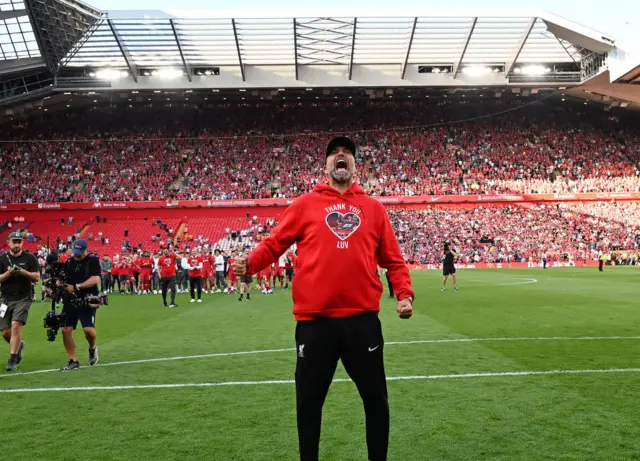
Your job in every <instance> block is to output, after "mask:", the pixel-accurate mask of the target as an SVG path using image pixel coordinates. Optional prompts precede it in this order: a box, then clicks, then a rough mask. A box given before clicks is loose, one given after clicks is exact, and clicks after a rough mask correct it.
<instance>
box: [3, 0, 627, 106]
mask: <svg viewBox="0 0 640 461" xmlns="http://www.w3.org/2000/svg"><path fill="white" fill-rule="evenodd" d="M0 21H1V22H0V48H1V51H2V53H3V54H0V75H1V74H6V75H8V77H5V78H13V79H14V80H12V81H8V82H2V84H3V85H4V86H5V87H7V88H9V89H10V91H8V92H5V94H4V95H2V96H3V98H0V104H4V105H9V104H13V103H14V102H16V101H17V100H24V99H27V98H28V97H29V95H31V96H32V97H33V95H38V96H39V95H44V94H45V92H52V91H53V92H55V91H61V92H68V91H85V92H86V91H92V92H93V91H99V92H102V91H123V92H124V91H141V92H144V91H151V92H153V91H164V90H191V89H193V90H194V91H205V90H209V91H210V90H211V89H223V90H225V89H236V90H238V89H240V91H244V90H243V89H260V90H268V89H271V91H279V89H280V88H299V89H305V88H352V89H366V88H372V89H377V90H380V89H382V90H383V91H384V89H385V88H397V87H407V88H425V87H433V88H442V89H446V88H457V87H465V88H473V87H475V88H482V87H494V88H499V87H509V86H512V87H529V88H530V89H534V88H541V89H543V88H558V87H563V86H573V85H580V84H582V83H584V82H587V81H589V80H590V79H592V78H594V77H596V76H598V75H602V74H603V73H605V72H606V70H607V69H608V62H607V59H608V57H609V56H613V55H615V52H616V50H618V49H617V48H616V47H615V43H614V40H613V39H612V38H610V37H609V36H607V35H606V34H603V33H601V32H598V31H596V30H593V29H590V28H587V27H584V26H582V25H579V24H576V23H574V22H571V21H568V20H566V19H564V18H561V17H558V16H556V15H553V14H551V13H548V12H546V11H543V10H530V9H475V10H474V9H411V10H406V11H405V10H401V9H389V10H372V9H368V10H340V11H333V12H332V11H327V10H320V11H318V10H316V11H313V10H301V11H294V10H287V11H286V12H285V11H277V10H266V11H257V10H251V11H250V12H248V11H246V10H239V11H234V10H226V11H225V10H205V11H201V10H175V11H174V10H168V11H160V10H152V11H133V10H132V11H109V12H101V11H99V10H97V9H95V8H92V7H90V6H88V5H86V4H84V3H81V2H79V1H77V0H0ZM34 67H36V68H37V67H39V68H41V69H42V70H43V71H44V70H46V72H47V73H43V74H42V75H39V76H37V78H34V79H33V81H31V80H29V81H26V80H25V79H24V78H22V76H20V78H22V80H17V79H16V77H14V75H15V74H16V71H22V70H24V69H32V68H34Z"/></svg>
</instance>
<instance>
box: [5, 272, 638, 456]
mask: <svg viewBox="0 0 640 461" xmlns="http://www.w3.org/2000/svg"><path fill="white" fill-rule="evenodd" d="M458 275H459V285H460V291H459V292H453V290H452V289H451V285H450V284H449V288H448V290H447V291H446V292H441V291H440V286H439V285H440V275H439V273H438V272H436V271H430V272H414V273H413V279H414V287H415V290H416V296H417V300H416V304H415V314H414V317H413V318H412V319H410V320H399V319H398V318H397V317H396V314H395V302H394V301H393V300H390V299H388V298H387V297H386V293H385V295H384V297H383V299H382V313H381V319H382V324H383V329H384V333H385V339H386V341H387V342H400V343H407V342H411V341H423V342H414V343H410V344H387V345H386V346H385V357H386V369H387V375H388V377H390V378H403V377H410V376H417V377H421V378H419V379H398V380H390V381H389V383H388V387H389V400H390V406H391V437H390V453H389V460H390V461H414V460H415V461H421V460H434V461H435V460H442V461H457V460H465V461H466V460H500V461H514V460H532V461H540V460H576V461H578V460H580V461H582V460H594V461H595V460H597V461H600V460H607V461H613V460H620V461H623V460H624V461H627V460H640V300H639V296H638V294H639V293H640V268H638V267H618V268H606V270H605V272H604V273H598V272H597V269H595V268H571V269H564V268H563V269H548V270H546V271H543V270H541V269H526V270H515V269H513V270H507V269H505V270H485V271H481V270H461V271H459V272H458ZM534 279H535V280H536V281H535V282H534V281H533V280H534ZM449 283H450V282H449ZM322 289H323V287H318V290H322ZM353 289H357V287H355V286H354V287H353ZM188 300H189V298H188V295H179V296H178V303H179V305H180V307H179V308H177V309H167V308H163V307H162V303H161V300H160V297H159V296H139V297H138V296H126V297H124V296H119V295H113V296H111V299H110V301H111V302H110V304H111V305H110V306H109V307H105V308H101V309H100V311H99V312H98V319H97V322H98V323H97V325H98V335H99V340H98V343H99V347H100V360H101V362H100V364H99V365H98V366H96V367H94V368H89V367H88V366H83V368H81V369H80V370H78V371H74V372H70V373H62V372H58V371H50V372H43V373H33V374H15V375H11V376H5V375H6V374H5V373H4V372H0V391H6V390H9V389H33V388H46V389H51V388H57V389H63V390H58V391H54V390H48V391H46V392H24V393H6V392H0V408H1V410H0V427H2V430H3V434H4V435H3V456H2V457H3V459H7V460H11V461H22V460H24V461H33V460H43V461H45V460H46V461H57V460H60V461H74V460H109V461H117V460H135V461H147V460H151V461H164V460H181V461H182V460H185V461H186V460H193V461H196V460H197V461H202V460H220V461H258V460H265V461H267V460H268V461H276V460H277V461H295V460H296V459H297V456H298V455H297V434H296V427H295V394H294V386H293V384H290V383H271V384H268V383H254V384H250V385H247V384H230V385H225V386H211V387H202V386H196V387H168V388H158V387H151V388H141V387H139V386H149V385H162V384H202V383H240V382H260V381H274V380H285V381H290V380H292V379H293V372H294V366H295V352H294V351H293V350H285V351H278V350H279V349H291V348H293V347H294V343H293V332H294V326H295V322H294V320H293V316H292V315H291V305H292V302H291V294H290V292H289V291H285V292H280V291H279V289H278V290H276V293H275V294H274V295H271V296H265V295H261V294H259V293H256V294H255V295H254V296H253V299H252V300H251V301H249V302H247V301H243V302H242V303H240V302H238V300H237V297H236V296H233V295H229V296H227V295H223V294H216V295H205V296H204V300H205V302H204V303H202V304H189V303H188ZM46 310H47V305H45V304H40V303H36V304H34V305H33V307H32V310H31V314H30V322H29V325H27V327H26V330H25V333H26V337H25V340H26V343H27V347H26V349H25V354H24V360H23V363H22V364H21V365H20V368H19V372H21V373H28V372H33V371H39V370H50V369H54V368H58V367H61V366H63V365H64V364H65V363H66V355H65V353H64V348H63V346H62V341H61V337H60V335H59V336H58V339H57V340H56V342H55V343H49V342H47V341H46V339H45V331H44V329H43V328H42V321H41V319H42V318H43V317H44V314H45V312H46ZM483 338H509V340H500V341H498V340H485V341H478V340H477V339H483ZM514 338H520V339H518V340H514ZM586 338H591V339H586ZM447 339H472V340H470V341H451V342H443V341H439V340H447ZM426 341H430V342H426ZM76 342H77V344H78V346H79V348H78V349H79V351H80V354H79V358H80V361H81V364H82V365H86V364H87V352H86V342H85V340H84V337H83V336H82V333H81V331H80V330H78V331H77V332H76ZM4 347H5V349H4V351H5V353H7V354H8V346H7V345H5V346H4ZM265 350H272V351H271V352H260V353H249V354H237V355H225V354H228V353H232V352H244V351H248V352H251V351H265ZM273 350H275V351H273ZM217 353H219V354H220V355H218V356H215V355H212V354H217ZM201 355H207V356H208V357H191V358H184V359H180V360H157V361H148V362H147V361H145V360H151V359H163V358H171V357H179V356H201ZM130 361H134V362H135V363H124V364H115V365H111V366H107V365H109V363H114V362H130ZM141 361H145V362H141ZM634 369H635V370H634ZM570 370H595V371H597V372H594V373H558V374H533V375H531V374H505V373H509V372H535V371H543V372H544V371H570ZM603 370H619V371H614V372H603ZM620 370H626V371H620ZM474 373H477V374H494V375H493V376H487V375H481V376H469V374H474ZM450 375H465V376H461V377H452V376H450ZM434 376H440V377H439V378H435V377H434ZM336 377H337V378H345V377H346V374H345V372H344V370H343V369H342V368H341V367H339V368H338V373H337V375H336ZM107 386H109V387H111V386H133V388H130V387H129V388H125V389H123V388H113V389H109V390H104V389H97V390H64V389H65V388H69V387H78V388H84V387H101V388H102V387H107ZM366 458H367V457H366V447H365V437H364V412H363V409H362V405H361V402H360V399H359V397H358V394H357V391H356V389H355V386H354V385H353V383H351V382H336V383H334V384H333V385H332V387H331V390H330V392H329V396H328V398H327V403H326V405H325V411H324V420H323V433H322V442H321V455H320V459H321V460H323V461H334V460H335V461H348V460H353V461H356V460H362V461H364V460H366Z"/></svg>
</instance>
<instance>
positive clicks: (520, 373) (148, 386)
mask: <svg viewBox="0 0 640 461" xmlns="http://www.w3.org/2000/svg"><path fill="white" fill-rule="evenodd" d="M594 373H640V368H609V369H602V370H550V371H506V372H500V373H462V374H458V375H424V376H390V377H387V381H409V380H425V379H463V378H501V377H511V376H541V375H573V374H594ZM349 381H351V380H350V379H347V378H336V379H334V380H333V382H334V383H345V382H349ZM274 384H295V381H294V380H292V379H283V380H267V381H229V382H221V383H177V384H140V385H130V386H86V387H40V388H24V389H0V394H11V393H25V392H65V391H122V390H132V389H175V388H185V387H222V386H259V385H274Z"/></svg>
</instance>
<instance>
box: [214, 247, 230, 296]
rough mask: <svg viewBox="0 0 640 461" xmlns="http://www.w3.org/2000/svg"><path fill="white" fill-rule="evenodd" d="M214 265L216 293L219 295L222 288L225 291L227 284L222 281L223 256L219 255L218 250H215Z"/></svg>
mask: <svg viewBox="0 0 640 461" xmlns="http://www.w3.org/2000/svg"><path fill="white" fill-rule="evenodd" d="M213 253H214V255H215V265H216V293H220V292H221V291H222V289H223V288H224V290H225V292H226V290H227V282H226V280H225V279H224V265H225V261H224V256H222V254H221V253H220V250H215V251H214V252H213Z"/></svg>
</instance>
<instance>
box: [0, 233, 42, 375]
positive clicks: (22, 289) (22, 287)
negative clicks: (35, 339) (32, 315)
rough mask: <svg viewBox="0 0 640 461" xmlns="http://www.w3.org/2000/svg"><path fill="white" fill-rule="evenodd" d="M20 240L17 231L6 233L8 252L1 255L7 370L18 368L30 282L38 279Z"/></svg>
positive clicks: (0, 310)
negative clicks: (7, 352)
mask: <svg viewBox="0 0 640 461" xmlns="http://www.w3.org/2000/svg"><path fill="white" fill-rule="evenodd" d="M22 242H23V239H22V235H21V234H20V233H19V232H14V233H12V234H11V235H9V252H8V253H5V254H3V255H2V257H0V285H1V286H2V298H0V330H2V336H3V337H4V339H5V341H7V342H8V343H9V345H10V354H11V355H10V356H9V362H8V363H7V371H15V370H17V365H18V364H19V363H20V362H21V361H22V351H23V349H24V341H23V340H22V327H23V326H25V325H26V324H27V317H28V315H29V309H30V308H31V302H32V299H31V289H32V286H31V284H32V282H36V281H38V280H40V267H39V265H38V260H37V259H36V257H35V256H34V255H32V254H31V253H26V252H23V251H22Z"/></svg>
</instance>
